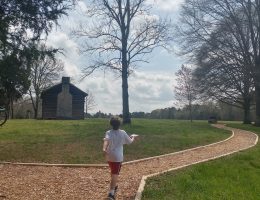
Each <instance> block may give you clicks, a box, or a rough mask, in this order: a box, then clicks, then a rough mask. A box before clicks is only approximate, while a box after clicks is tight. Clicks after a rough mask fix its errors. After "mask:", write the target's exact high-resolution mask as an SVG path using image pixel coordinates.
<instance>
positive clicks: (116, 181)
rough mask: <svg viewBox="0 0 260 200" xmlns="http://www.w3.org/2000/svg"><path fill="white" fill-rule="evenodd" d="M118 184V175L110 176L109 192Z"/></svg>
mask: <svg viewBox="0 0 260 200" xmlns="http://www.w3.org/2000/svg"><path fill="white" fill-rule="evenodd" d="M117 183H118V175H117V174H111V182H110V190H114V189H115V187H116V186H117Z"/></svg>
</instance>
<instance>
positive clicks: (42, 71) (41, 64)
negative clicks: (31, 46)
mask: <svg viewBox="0 0 260 200" xmlns="http://www.w3.org/2000/svg"><path fill="white" fill-rule="evenodd" d="M40 48H41V51H47V47H46V46H44V45H42V46H40ZM63 67H64V66H63V63H62V62H61V61H60V60H56V59H55V58H54V57H52V56H50V55H48V54H43V55H41V56H38V57H37V59H35V60H34V61H33V63H32V65H31V73H30V77H29V78H30V80H31V86H30V88H29V91H28V92H29V95H30V98H31V101H32V105H33V109H34V118H37V116H38V108H39V102H40V95H41V93H42V91H44V90H45V89H47V88H48V87H50V86H51V85H53V84H54V82H55V81H57V80H58V79H59V78H60V74H61V72H62V71H63Z"/></svg>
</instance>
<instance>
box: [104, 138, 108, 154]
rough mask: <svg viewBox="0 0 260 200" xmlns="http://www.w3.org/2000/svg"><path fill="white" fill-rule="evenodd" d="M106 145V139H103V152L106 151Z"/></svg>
mask: <svg viewBox="0 0 260 200" xmlns="http://www.w3.org/2000/svg"><path fill="white" fill-rule="evenodd" d="M107 147H108V140H104V143H103V152H104V153H107Z"/></svg>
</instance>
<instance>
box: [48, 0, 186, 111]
mask: <svg viewBox="0 0 260 200" xmlns="http://www.w3.org/2000/svg"><path fill="white" fill-rule="evenodd" d="M182 2H183V0H174V1H173V0H147V3H148V4H151V5H155V6H154V8H153V13H152V14H154V15H158V16H159V17H161V16H167V17H169V18H171V19H172V20H173V21H175V20H176V19H177V18H178V11H179V8H180V4H181V3H182ZM86 8H87V5H86V3H85V2H84V1H81V2H80V3H79V4H78V5H77V7H76V10H75V11H72V12H70V13H69V16H67V17H63V18H62V19H60V20H59V24H60V26H59V27H57V28H56V29H55V30H53V31H52V32H51V33H50V34H49V36H48V40H47V44H49V45H52V46H53V47H58V48H63V49H64V52H65V54H64V55H60V56H59V58H60V59H61V60H62V61H63V62H64V65H65V71H64V73H62V74H61V75H62V76H70V77H71V78H72V82H73V83H74V84H75V85H76V86H78V87H79V88H80V89H82V90H83V91H86V90H89V91H91V93H92V94H93V96H94V98H95V101H96V104H97V106H96V107H95V108H94V109H93V110H92V111H91V112H93V113H94V112H97V111H99V110H101V111H102V112H106V113H112V114H119V113H121V112H122V91H121V85H122V84H121V79H120V78H118V77H116V76H115V74H113V73H112V72H107V73H105V74H104V72H102V71H96V72H94V73H93V74H92V75H90V76H88V77H86V79H84V80H83V81H79V80H80V77H81V69H82V67H83V66H84V64H85V63H87V62H88V57H87V56H86V55H84V56H83V55H80V54H79V53H78V48H79V44H78V43H77V42H76V41H75V40H74V39H73V38H72V37H71V36H70V32H71V29H72V28H73V27H75V26H76V25H77V23H78V22H79V21H82V20H84V18H83V17H82V12H84V10H86ZM148 58H149V63H143V64H142V65H141V66H140V67H139V68H137V69H136V71H135V72H134V74H133V75H132V76H130V77H129V101H130V103H129V104H130V112H134V111H145V112H151V111H152V110H154V109H157V108H165V107H169V106H173V105H174V94H173V85H174V84H175V72H176V71H177V70H178V69H179V68H180V66H181V64H183V63H185V60H183V58H180V57H178V56H177V55H175V54H174V53H168V52H167V51H166V50H164V49H156V50H155V51H154V52H153V53H152V54H151V55H149V57H148Z"/></svg>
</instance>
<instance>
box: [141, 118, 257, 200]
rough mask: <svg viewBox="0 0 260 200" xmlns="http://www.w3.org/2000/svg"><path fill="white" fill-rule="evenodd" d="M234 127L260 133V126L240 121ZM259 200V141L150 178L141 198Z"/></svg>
mask: <svg viewBox="0 0 260 200" xmlns="http://www.w3.org/2000/svg"><path fill="white" fill-rule="evenodd" d="M228 125H229V126H231V127H234V128H240V129H244V130H250V131H253V132H255V133H257V134H258V135H260V128H258V127H254V126H252V125H243V124H237V123H230V124H228ZM148 199H149V200H155V199H156V200H158V199H160V200H172V199H174V200H187V199H188V200H202V199H203V200H220V199H221V200H258V199H260V144H259V143H258V144H257V146H256V147H254V148H252V149H249V150H246V151H244V152H240V153H236V154H234V155H231V156H228V157H225V158H221V159H218V160H216V161H210V162H207V163H203V164H198V165H195V166H191V167H188V168H185V169H182V170H178V171H174V172H170V173H167V174H165V175H162V176H158V177H155V178H152V179H149V180H148V182H147V185H146V187H145V191H144V193H143V198H142V200H148Z"/></svg>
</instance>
